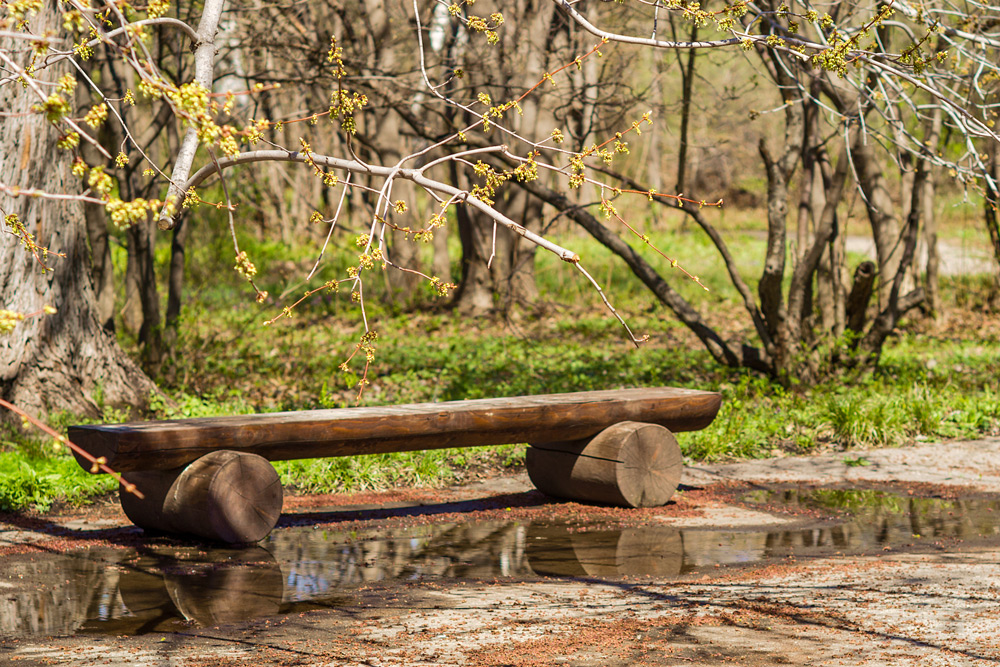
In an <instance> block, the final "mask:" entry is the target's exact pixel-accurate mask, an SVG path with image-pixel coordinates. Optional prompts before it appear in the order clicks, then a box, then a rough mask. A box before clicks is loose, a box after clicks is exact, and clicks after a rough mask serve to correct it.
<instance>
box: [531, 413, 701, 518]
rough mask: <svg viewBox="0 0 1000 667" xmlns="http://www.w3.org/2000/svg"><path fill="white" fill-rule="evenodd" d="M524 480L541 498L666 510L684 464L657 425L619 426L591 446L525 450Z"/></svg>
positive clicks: (562, 445) (579, 442) (673, 443)
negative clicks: (546, 496) (542, 494)
mask: <svg viewBox="0 0 1000 667" xmlns="http://www.w3.org/2000/svg"><path fill="white" fill-rule="evenodd" d="M525 463H526V465H527V468H528V476H529V477H531V481H532V483H533V484H534V485H535V488H537V489H538V490H539V491H541V492H542V493H545V494H547V495H550V496H555V497H557V498H567V499H570V500H579V501H583V502H591V503H603V504H606V505H618V506H621V507H658V506H660V505H665V504H666V503H667V502H668V501H669V500H670V498H671V496H673V495H674V491H676V490H677V485H678V484H679V483H680V479H681V469H682V468H683V461H682V459H681V450H680V447H678V445H677V439H676V438H674V435H673V433H671V432H670V431H669V430H667V429H666V428H664V427H662V426H658V425H656V424H644V423H641V422H631V421H626V422H619V423H618V424H615V425H614V426H610V427H608V428H606V429H605V430H603V431H601V432H600V433H598V434H597V435H596V436H594V437H593V438H592V439H590V440H577V441H573V442H561V443H546V444H541V445H532V446H530V447H528V451H527V457H526V461H525Z"/></svg>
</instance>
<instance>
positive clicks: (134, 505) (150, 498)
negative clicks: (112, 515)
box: [119, 450, 282, 544]
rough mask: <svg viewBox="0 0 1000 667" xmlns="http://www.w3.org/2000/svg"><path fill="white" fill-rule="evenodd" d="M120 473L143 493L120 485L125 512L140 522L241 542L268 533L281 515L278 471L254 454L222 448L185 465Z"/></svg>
mask: <svg viewBox="0 0 1000 667" xmlns="http://www.w3.org/2000/svg"><path fill="white" fill-rule="evenodd" d="M124 477H125V479H126V480H127V481H128V482H131V483H132V484H135V485H136V487H138V488H139V489H141V490H142V492H143V494H144V495H145V496H146V497H145V498H144V499H141V500H140V499H139V498H137V497H136V496H134V495H132V494H131V493H127V492H126V491H125V490H124V489H121V490H120V491H119V497H120V498H121V503H122V509H123V510H124V511H125V515H126V516H128V518H129V520H131V521H132V523H134V524H135V525H137V526H139V527H141V528H146V529H150V530H157V531H162V532H165V533H179V534H187V535H196V536H198V537H202V538H205V539H207V540H211V541H218V542H227V543H229V544H241V543H250V542H257V541H259V540H262V539H264V538H265V537H267V534H268V533H270V532H271V529H272V528H274V525H275V524H276V523H277V522H278V517H279V516H280V515H281V505H282V492H281V481H280V480H279V479H278V473H277V472H276V471H275V469H274V466H272V465H271V463H270V462H269V461H268V460H267V459H265V458H263V457H261V456H257V455H256V454H247V453H245V452H234V451H228V450H220V451H217V452H212V453H211V454H206V455H205V456H202V457H201V458H200V459H198V460H196V461H193V462H192V463H189V464H188V465H186V466H184V467H183V468H175V469H173V470H149V471H141V472H131V473H126V474H125V475H124Z"/></svg>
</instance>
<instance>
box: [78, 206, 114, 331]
mask: <svg viewBox="0 0 1000 667" xmlns="http://www.w3.org/2000/svg"><path fill="white" fill-rule="evenodd" d="M84 216H85V218H86V220H87V238H88V239H89V241H90V259H91V262H90V275H91V278H92V280H93V284H94V299H95V301H96V307H97V319H98V321H99V322H100V323H101V326H102V327H104V328H105V329H107V330H108V331H110V332H112V333H114V330H115V281H114V266H113V265H112V263H111V244H110V242H109V241H110V235H109V234H108V218H107V216H106V215H105V213H104V209H102V208H101V207H100V206H98V205H97V204H85V205H84Z"/></svg>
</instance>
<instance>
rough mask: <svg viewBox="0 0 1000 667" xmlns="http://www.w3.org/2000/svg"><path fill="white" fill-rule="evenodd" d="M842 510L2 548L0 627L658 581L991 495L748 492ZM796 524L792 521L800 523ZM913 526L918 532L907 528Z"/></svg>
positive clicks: (903, 523) (1, 630)
mask: <svg viewBox="0 0 1000 667" xmlns="http://www.w3.org/2000/svg"><path fill="white" fill-rule="evenodd" d="M755 499H756V500H759V501H766V502H768V503H771V504H775V503H778V502H780V503H784V504H786V505H796V506H799V507H812V508H814V509H815V508H817V507H818V508H821V509H823V508H825V509H829V508H830V507H834V506H836V507H838V508H839V507H844V506H845V503H847V502H849V503H851V505H850V512H851V516H849V517H847V518H846V519H844V520H837V521H831V520H819V521H816V522H815V523H814V524H813V525H811V526H808V527H800V528H796V529H794V530H778V531H775V530H765V529H757V530H754V529H725V530H720V529H689V530H683V531H681V530H677V529H675V528H671V527H669V526H665V525H662V524H654V525H642V526H634V527H617V526H616V527H613V528H612V527H609V526H603V525H581V524H571V523H559V522H557V521H545V522H535V523H527V522H508V523H504V522H492V523H489V522H467V523H447V524H437V525H421V526H386V525H383V526H381V527H376V528H372V529H368V530H363V531H324V530H319V529H315V530H313V529H307V530H280V531H277V532H275V533H273V534H272V535H271V536H270V537H269V538H268V539H267V540H265V541H264V542H262V543H261V545H260V546H258V547H252V548H249V549H210V550H207V551H206V550H202V549H198V548H195V547H193V546H191V547H155V548H147V549H142V550H141V551H136V550H111V549H102V550H91V551H81V552H74V553H69V554H33V555H30V556H11V557H7V558H5V559H4V561H2V564H0V589H2V591H3V596H0V635H2V636H5V637H9V636H19V635H25V634H61V633H71V632H78V631H84V632H100V633H110V634H116V635H125V634H143V633H147V632H167V631H171V630H178V629H181V628H183V627H185V626H187V625H190V624H194V625H200V626H211V625H218V624H226V623H239V622H243V621H246V620H250V619H253V618H259V617H265V616H273V615H276V614H280V613H286V612H289V611H292V610H294V611H303V610H305V609H308V608H310V607H320V606H324V607H336V606H339V605H340V604H342V603H343V602H344V601H347V602H348V603H350V604H357V600H356V599H355V593H354V592H353V591H356V590H358V589H360V588H361V587H364V586H366V585H369V584H371V583H372V582H382V583H383V585H386V586H392V585H393V582H411V581H420V580H428V579H430V580H440V579H453V580H454V579H488V580H497V579H505V578H531V577H536V576H551V577H576V578H617V577H629V578H640V579H647V580H653V581H665V580H669V579H670V578H672V577H675V576H677V575H678V574H683V573H688V572H691V571H693V570H697V569H699V568H705V567H708V568H712V570H710V571H715V570H714V568H713V566H716V565H730V564H745V563H753V562H759V561H761V560H765V559H769V558H781V557H784V556H787V555H789V554H794V555H796V556H798V557H805V556H809V555H816V556H820V555H825V554H830V553H837V552H843V553H858V552H865V551H869V552H876V551H880V550H881V548H882V547H883V546H886V545H893V546H898V545H901V544H911V543H914V542H917V541H919V540H924V541H927V542H933V541H937V540H940V539H941V538H943V537H953V538H959V539H966V538H970V537H977V536H993V535H996V534H997V533H998V526H997V521H996V514H995V513H994V510H996V509H1000V505H998V503H996V502H995V501H985V500H964V501H943V500H939V499H919V498H909V497H899V496H893V497H892V498H891V499H890V500H887V501H886V500H884V499H883V498H880V497H878V496H876V495H872V494H871V493H869V492H866V495H865V496H864V497H863V498H861V499H859V498H857V497H855V498H843V497H835V496H833V495H831V494H821V495H819V496H810V495H809V494H807V493H802V492H798V491H795V492H786V491H778V492H774V495H771V496H763V495H761V496H760V497H758V498H755ZM800 525H801V524H800ZM915 535H919V536H920V537H914V536H915Z"/></svg>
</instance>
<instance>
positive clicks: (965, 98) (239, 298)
mask: <svg viewBox="0 0 1000 667" xmlns="http://www.w3.org/2000/svg"><path fill="white" fill-rule="evenodd" d="M213 7H215V8H216V10H213ZM212 11H217V14H216V21H217V24H215V25H214V26H213V27H214V29H213V30H211V31H210V32H211V34H212V35H214V37H213V38H212V39H211V40H208V41H207V42H206V40H205V37H204V35H202V34H201V30H202V28H203V26H204V22H205V20H206V17H207V16H209V15H210V14H211V12H212ZM0 12H3V13H0V53H3V59H2V60H3V63H2V65H3V69H2V71H0V77H4V78H0V140H2V141H3V142H4V145H5V146H8V147H10V150H7V151H6V152H5V154H4V155H3V156H2V157H0V209H2V210H0V213H2V215H3V216H4V219H5V223H4V224H5V225H6V226H5V228H4V231H5V232H7V233H4V234H2V235H0V237H2V240H0V244H2V245H0V308H5V309H10V310H5V311H3V312H4V313H6V314H8V315H5V316H6V317H8V320H9V323H8V325H7V326H8V327H9V332H8V333H7V335H4V336H0V398H2V399H4V400H5V401H7V402H9V403H11V404H13V405H15V406H17V407H18V408H20V409H21V410H24V411H25V412H27V413H29V414H31V415H38V416H43V417H45V418H46V419H47V420H48V422H49V423H50V424H52V425H54V426H55V427H56V428H57V429H64V427H65V426H66V425H67V424H70V423H79V422H81V421H85V420H105V421H124V420H127V419H135V418H171V417H196V416H209V415H214V414H236V413H250V412H262V411H276V410H299V409H310V408H316V407H338V406H346V405H353V404H355V403H356V402H360V403H362V404H368V405H375V404H383V403H403V402H418V401H445V400H457V399H464V398H480V397H492V396H508V395H521V394H539V393H550V392H561V391H581V390H588V389H603V388H616V387H627V386H657V385H674V386H683V387H692V388H699V389H712V390H718V391H722V392H723V394H724V397H725V398H724V404H723V410H722V413H720V415H719V417H718V418H717V420H716V422H715V423H714V424H713V425H712V426H711V427H710V428H709V429H707V430H705V431H701V432H698V433H692V434H683V438H682V439H681V444H682V447H683V448H684V450H685V454H686V456H688V457H689V458H690V459H691V460H704V459H723V458H732V457H762V456H771V455H783V454H785V453H806V452H810V451H817V450H819V449H828V448H844V449H847V448H851V447H862V446H873V445H901V444H905V443H907V442H911V441H913V440H923V439H934V438H954V437H976V436H978V435H982V434H996V433H998V432H1000V373H998V369H1000V231H998V223H997V217H996V203H997V201H998V196H997V179H998V177H1000V168H998V146H1000V138H998V137H997V135H996V133H995V130H994V128H995V121H996V118H997V115H998V113H997V112H998V98H997V95H998V90H1000V88H998V86H1000V83H998V75H997V64H996V63H997V62H998V57H997V55H998V53H997V52H998V50H1000V48H998V47H1000V10H998V9H996V8H995V7H990V6H989V5H980V4H977V3H973V2H960V3H945V2H943V1H942V2H935V3H925V4H922V5H910V4H900V3H898V2H888V3H873V4H870V5H869V4H856V3H842V2H831V3H817V4H809V3H805V4H803V3H789V4H784V3H778V2H769V1H764V2H759V3H748V2H737V3H735V4H731V5H722V4H720V5H719V6H718V7H709V6H707V5H706V6H705V7H704V8H702V7H700V6H698V5H682V4H678V3H667V4H662V3H660V2H636V1H632V0H630V1H629V2H625V3H617V2H616V3H604V2H591V1H590V0H587V1H585V2H578V3H575V4H572V5H570V4H568V3H556V2H551V1H550V0H516V1H515V2H504V3H495V5H491V4H490V3H488V2H486V0H478V2H475V3H471V2H466V3H457V4H448V3H408V2H396V1H395V0H388V1H386V2H377V1H375V0H366V1H365V2H357V3H346V4H345V5H342V3H336V2H325V1H324V0H309V1H308V2H291V3H283V2H276V3H270V2H267V3H263V4H262V3H257V2H254V3H251V2H247V1H246V0H233V1H231V2H229V3H227V4H225V5H224V6H223V5H222V3H216V2H208V3H205V4H204V5H203V4H200V3H182V4H180V5H176V6H175V5H166V4H157V3H151V4H150V5H148V6H140V5H134V6H133V5H126V4H125V3H117V4H115V3H111V4H107V5H98V4H96V3H95V4H93V5H80V4H78V3H75V2H73V3H62V4H59V5H56V4H55V3H51V4H46V3H44V2H42V3H30V2H27V3H26V2H20V3H10V2H5V3H4V4H3V5H2V9H0ZM143 17H148V18H145V19H144V18H143ZM168 19H169V20H173V21H176V22H177V24H173V23H170V22H169V21H168ZM144 20H145V21H150V23H148V24H147V25H142V23H143V21H144ZM180 22H183V25H187V26H188V29H189V30H192V32H193V31H194V29H193V28H191V26H195V25H198V31H199V32H198V35H199V36H198V39H194V38H191V39H188V37H190V35H186V34H184V33H185V31H184V30H183V29H181V28H178V25H180ZM77 23H79V25H77ZM119 24H120V25H121V26H122V27H125V26H132V27H133V29H136V28H135V27H136V26H138V27H139V28H141V29H142V30H146V29H149V30H148V32H146V33H144V34H143V35H142V36H141V37H140V36H136V35H132V34H131V33H129V32H128V31H127V30H126V31H123V32H119V33H117V34H115V33H114V30H115V29H116V27H117V26H118V25H119ZM596 26H599V28H598V27H596ZM60 30H62V31H68V32H70V33H72V34H75V37H72V39H73V40H74V44H76V45H77V47H74V48H73V49H70V50H67V51H66V52H60V51H59V50H58V48H59V46H60V44H59V43H57V42H56V41H55V40H56V37H55V35H59V36H60V38H63V37H65V35H64V34H62V33H60ZM19 31H21V32H25V31H26V32H27V34H31V35H34V36H35V37H36V38H37V37H38V36H44V35H49V36H50V39H52V40H53V41H52V42H51V43H50V46H49V47H47V49H38V48H37V42H36V43H35V46H32V45H31V43H30V42H28V41H27V40H26V39H24V38H23V35H22V36H19ZM74 31H75V33H74ZM595 33H600V34H595ZM95 35H96V36H95ZM130 35H131V36H130ZM71 36H72V35H71ZM602 36H603V37H604V39H603V40H602ZM625 36H628V37H627V38H626V37H625ZM636 36H641V37H636ZM88 39H90V40H91V41H93V42H94V44H93V45H92V46H91V47H89V48H91V51H92V53H91V54H90V55H89V56H88V57H86V58H83V57H82V56H81V55H80V49H79V45H80V44H87V40H88ZM630 42H631V43H630ZM68 43H69V42H66V43H63V44H62V45H61V46H62V47H65V44H68ZM140 43H141V48H140V47H139V46H137V45H140ZM206 43H208V45H209V47H210V48H209V51H211V50H212V49H214V50H215V51H216V53H215V56H214V61H213V58H212V56H211V54H209V57H208V65H207V67H206V65H205V64H204V63H205V59H204V57H202V56H200V55H199V52H200V51H201V50H202V49H203V46H204V44H206ZM192 44H194V46H196V47H197V48H196V49H195V53H194V55H193V56H192V53H191V51H192ZM137 49H138V50H141V51H142V53H144V54H145V57H142V58H139V57H134V58H133V57H132V56H131V55H130V54H133V53H136V52H137ZM60 53H70V54H73V53H75V57H70V56H65V57H63V58H62V59H59V58H57V57H56V56H58V55H59V54H60ZM803 54H806V55H803ZM130 58H132V60H130ZM66 61H72V63H73V66H72V67H68V66H67V65H66ZM29 63H30V66H29ZM31 68H34V69H33V70H31ZM29 70H31V72H36V73H37V74H35V75H34V76H37V78H38V80H39V81H41V82H42V84H46V83H47V84H48V86H49V87H48V88H46V89H45V90H46V91H48V90H58V91H59V92H58V93H54V94H57V95H61V97H60V100H62V105H61V106H60V105H55V107H56V108H55V110H53V108H54V106H53V103H52V97H51V96H50V97H48V98H45V97H44V96H42V99H47V101H46V103H45V104H40V103H39V98H38V96H36V97H34V98H32V97H31V95H30V94H29V93H30V86H28V87H26V86H22V85H18V84H19V83H20V82H22V81H27V80H28V77H29V73H30V72H29ZM206 71H207V72H208V74H207V76H208V79H207V84H202V85H203V88H202V89H198V88H186V87H185V82H191V81H196V82H197V81H204V80H205V76H206ZM67 76H68V77H70V78H69V81H66V80H65V77H67ZM60 77H62V78H60ZM32 80H34V79H32ZM42 84H39V85H42ZM57 85H58V86H59V87H58V89H57V88H56V86H57ZM26 90H28V91H29V92H28V93H26V92H25V91H26ZM209 90H211V91H212V92H211V94H210V95H209V94H208V91H209ZM202 93H204V94H202ZM46 94H47V92H46ZM102 108H103V110H102ZM8 110H9V111H8ZM70 121H73V122H74V123H75V126H76V127H77V129H79V130H80V131H79V132H77V137H76V145H73V146H67V145H66V143H67V139H66V137H70V136H72V134H73V133H74V132H76V130H72V131H68V130H66V128H65V127H62V128H61V129H60V124H66V123H69V122H70ZM32 123H34V125H32ZM32 128H34V129H32ZM81 134H82V135H85V136H84V140H83V141H81V140H80V136H81ZM191 136H194V137H195V139H193V140H189V139H188V137H191ZM191 141H193V143H190V142H191ZM70 143H72V141H71V142H70ZM186 144H190V145H189V146H188V148H185V146H186ZM195 148H197V151H195ZM185 156H187V157H185ZM185 160H186V161H187V163H186V164H187V166H183V163H184V162H185ZM192 165H193V166H192ZM404 169H408V170H411V171H409V172H406V173H404V172H403V170H404ZM78 172H79V173H78ZM220 176H221V178H220ZM171 182H172V183H173V185H172V186H170V189H169V190H168V184H169V183H171ZM185 185H186V186H190V187H191V188H194V189H193V190H189V189H188V187H184V186H185ZM31 189H34V191H36V192H38V193H40V194H38V196H34V197H31V196H24V194H25V192H26V191H29V190H31ZM55 193H68V194H67V196H66V197H63V198H58V197H56V196H55ZM161 197H162V198H163V199H164V201H163V202H161V201H160V200H159V199H158V198H161ZM171 197H173V198H174V205H171V203H170V201H171ZM470 198H474V199H475V200H476V201H478V202H485V203H484V204H483V205H482V206H477V205H473V203H472V202H471V201H470ZM181 199H183V200H184V205H183V206H181V205H180V200H181ZM508 222H509V223H512V224H508ZM538 239H544V240H545V243H542V242H540V241H539V240H538ZM546 243H547V244H548V245H546ZM44 248H48V249H51V251H53V252H60V253H62V256H53V255H46V254H45V250H44ZM46 266H48V267H49V268H52V269H53V270H52V271H45V270H44V267H46ZM43 303H44V305H52V306H54V307H55V308H56V310H57V313H56V314H49V315H46V314H44V313H43V311H42V306H43ZM25 315H27V318H26V319H20V317H19V316H25ZM3 322H4V321H3V320H0V324H2V323H3ZM123 350H124V352H123ZM0 438H2V443H0V447H2V450H3V453H2V454H0V480H2V481H0V507H3V508H7V509H20V508H24V507H27V506H31V505H34V506H36V507H42V508H44V507H46V506H47V505H48V504H50V503H51V502H53V499H55V498H62V499H63V500H65V501H70V502H72V501H76V500H79V499H81V498H84V497H87V496H89V495H92V494H95V493H103V492H106V491H108V490H110V489H111V488H112V487H113V486H114V483H113V481H111V480H109V479H107V478H106V477H95V478H91V477H88V476H87V475H86V473H85V472H84V471H82V470H79V469H78V468H77V466H76V464H75V463H74V462H73V461H72V459H71V458H70V457H69V456H68V455H65V454H64V453H59V454H56V453H54V452H53V451H52V447H51V446H50V445H51V439H46V440H40V439H37V438H34V437H32V436H30V435H29V434H27V433H26V432H25V431H24V430H23V429H22V428H21V427H20V421H19V420H17V421H12V422H11V423H10V424H9V425H8V426H6V427H4V430H3V432H2V436H0ZM522 456H523V454H522V452H521V450H520V449H518V448H515V447H504V448H484V449H482V450H464V451H448V450H446V451H440V452H421V453H410V454H399V455H384V456H377V457H357V458H352V459H344V460H324V461H299V462H286V463H282V464H279V466H278V467H279V470H280V471H281V473H282V476H283V478H284V483H285V484H286V486H291V487H297V488H299V489H303V490H316V491H321V490H340V489H345V488H357V487H377V486H386V485H391V484H415V483H421V484H439V483H443V482H448V481H453V480H456V479H464V478H468V477H472V476H475V475H478V474H483V473H484V472H485V471H492V470H495V469H496V468H500V467H509V466H516V465H519V461H520V458H521V457H522ZM849 456H850V457H851V460H853V461H857V462H858V464H859V465H863V464H864V458H863V456H860V455H856V454H851V455H849Z"/></svg>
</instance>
